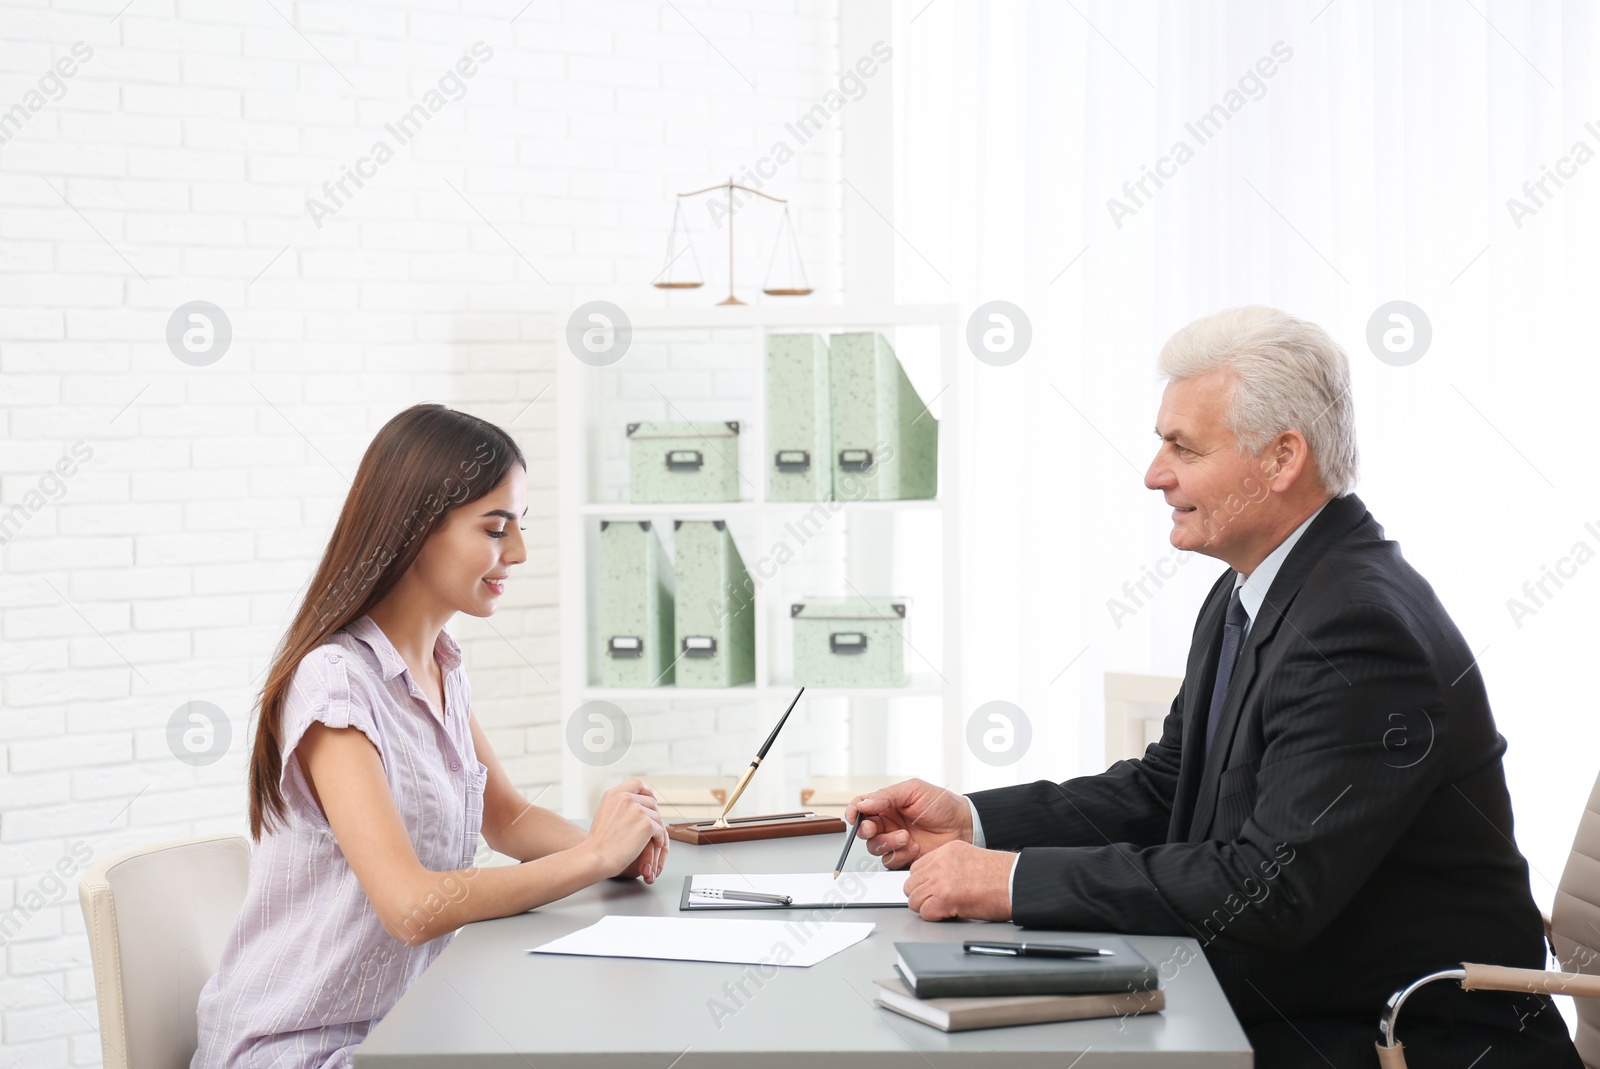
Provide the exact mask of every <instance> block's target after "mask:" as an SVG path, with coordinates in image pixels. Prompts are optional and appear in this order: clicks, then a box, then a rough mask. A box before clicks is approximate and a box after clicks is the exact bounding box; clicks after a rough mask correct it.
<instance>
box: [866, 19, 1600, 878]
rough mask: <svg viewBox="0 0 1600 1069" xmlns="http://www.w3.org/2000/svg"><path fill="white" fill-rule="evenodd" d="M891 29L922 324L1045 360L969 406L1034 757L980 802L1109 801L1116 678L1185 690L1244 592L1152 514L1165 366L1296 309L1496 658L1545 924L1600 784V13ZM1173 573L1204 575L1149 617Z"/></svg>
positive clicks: (982, 648) (1378, 504)
mask: <svg viewBox="0 0 1600 1069" xmlns="http://www.w3.org/2000/svg"><path fill="white" fill-rule="evenodd" d="M896 24H897V27H898V29H897V32H898V34H899V38H898V41H897V45H896V57H895V61H894V65H893V66H894V70H895V74H896V79H897V80H896V112H897V114H896V168H897V188H896V201H895V206H894V222H895V228H896V230H897V232H898V235H899V236H898V237H897V238H896V239H895V240H896V242H897V245H896V250H895V255H896V271H897V283H898V295H899V298H900V299H902V300H906V301H922V300H954V301H957V302H959V303H960V304H961V305H962V308H963V314H964V315H965V314H966V312H967V311H969V310H971V309H972V308H974V307H976V306H977V305H979V304H980V303H982V302H985V301H990V300H996V299H1000V300H1007V301H1010V302H1013V303H1014V304H1016V305H1018V306H1020V307H1021V308H1022V309H1023V310H1024V311H1025V313H1026V314H1027V316H1028V317H1029V320H1030V321H1031V325H1032V330H1033V339H1032V345H1031V349H1030V350H1029V352H1028V353H1027V355H1026V356H1025V357H1024V358H1023V359H1022V360H1021V361H1019V362H1017V363H1015V364H1012V365H1010V366H1003V367H997V366H990V365H987V364H984V363H981V362H980V361H978V360H977V359H971V360H965V361H963V370H962V373H961V375H960V377H959V380H958V382H957V383H956V384H955V385H954V387H953V388H952V389H951V390H950V392H949V393H948V394H947V395H946V396H945V398H944V403H945V404H947V405H952V404H953V405H957V406H959V408H960V411H961V413H962V414H963V415H964V417H965V418H966V420H967V421H968V422H967V424H966V426H967V427H968V428H969V432H968V435H967V439H966V442H967V446H966V448H965V449H964V450H963V452H964V453H965V457H964V458H963V465H964V467H963V475H964V477H965V479H966V483H965V485H966V487H967V489H968V494H967V502H968V508H967V509H966V510H965V516H966V520H965V526H964V532H965V535H964V537H965V539H966V543H965V544H966V547H967V551H968V552H967V553H966V555H965V556H966V560H965V564H966V576H967V579H966V589H965V605H964V610H965V611H964V621H963V624H964V634H965V640H966V644H965V650H966V654H965V657H964V664H965V665H966V693H965V695H964V698H965V706H966V708H967V709H969V710H970V709H974V708H976V707H977V706H978V705H979V704H981V703H983V702H986V701H991V700H996V699H1003V700H1007V701H1013V702H1015V703H1017V704H1018V705H1020V706H1021V707H1022V708H1023V709H1024V710H1025V711H1026V712H1027V714H1028V715H1029V717H1030V720H1031V722H1032V725H1033V730H1034V740H1033V744H1032V748H1031V750H1030V751H1029V752H1028V753H1027V755H1026V756H1025V757H1024V758H1023V759H1022V760H1021V761H1020V762H1019V763H1018V764H1017V765H1015V766H1012V767H1009V768H1003V769H990V768H988V767H986V766H983V765H980V764H973V763H970V762H969V765H968V768H969V773H970V775H969V782H968V783H967V784H966V786H968V787H973V786H982V785H989V784H996V783H1001V782H1011V781H1016V780H1021V779H1032V778H1036V777H1040V776H1045V777H1049V778H1052V779H1059V778H1064V777H1066V776H1069V775H1073V774H1078V773H1083V772H1093V771H1098V770H1099V769H1100V768H1102V767H1103V760H1102V758H1103V739H1102V734H1103V730H1102V722H1101V712H1102V707H1103V705H1102V687H1103V674H1104V673H1105V672H1106V671H1108V670H1109V671H1129V672H1156V673H1163V674H1171V675H1181V674H1182V671H1183V664H1184V658H1185V655H1186V652H1187V649H1188V646H1189V640H1190V635H1191V631H1192V628H1193V625H1194V614H1195V612H1196V610H1197V608H1198V605H1199V602H1200V598H1201V596H1202V595H1203V593H1204V591H1205V590H1206V588H1207V587H1208V586H1209V584H1210V583H1211V582H1212V581H1213V580H1214V579H1215V578H1216V576H1217V575H1219V574H1220V572H1221V570H1222V568H1223V567H1224V566H1223V565H1221V564H1220V563H1219V562H1217V561H1214V560H1212V559H1210V558H1204V557H1194V558H1191V559H1189V560H1187V561H1185V562H1183V563H1181V564H1179V563H1177V562H1176V560H1173V559H1171V558H1172V550H1171V549H1170V547H1169V546H1168V543H1167V531H1168V528H1169V523H1168V520H1167V518H1166V516H1167V513H1166V509H1165V507H1164V506H1163V504H1162V501H1161V498H1160V495H1159V494H1157V493H1155V492H1153V491H1150V490H1147V489H1145V488H1144V486H1143V484H1142V477H1143V473H1144V470H1145V468H1146V466H1147V464H1148V463H1149V460H1150V457H1151V455H1152V453H1153V449H1154V443H1155V438H1154V435H1153V432H1152V426H1153V423H1154V416H1155V410H1156V403H1157V399H1158V397H1159V392H1160V388H1159V385H1158V384H1157V382H1156V380H1155V377H1154V371H1153V365H1154V359H1155V354H1156V352H1157V351H1158V349H1159V348H1160V346H1161V343H1162V342H1163V341H1164V340H1165V339H1166V338H1167V337H1168V336H1169V335H1170V334H1171V333H1172V332H1173V331H1174V330H1176V329H1177V328H1178V327H1180V326H1182V325H1183V324H1185V323H1187V322H1189V321H1190V320H1192V319H1195V318H1197V317H1199V316H1202V315H1205V314H1208V313H1210V312H1213V311H1215V310H1217V309H1220V308H1225V307H1229V306H1232V305H1238V304H1245V303H1266V304H1272V305H1276V306H1278V307H1281V308H1284V309H1286V310H1288V311H1289V312H1291V313H1292V314H1295V315H1298V316H1301V317H1304V318H1308V319H1311V320H1313V321H1315V322H1318V323H1320V324H1322V325H1323V326H1324V327H1326V328H1327V329H1328V330H1329V331H1330V332H1331V333H1332V334H1333V336H1334V337H1335V338H1336V339H1337V340H1339V341H1340V342H1341V343H1342V344H1343V345H1344V347H1345V349H1346V351H1347V352H1348V354H1349V356H1350V360H1351V364H1352V367H1353V375H1354V383H1355V398H1356V410H1357V413H1358V427H1359V432H1360V446H1361V455H1362V478H1361V482H1360V485H1359V487H1358V489H1357V492H1358V493H1359V494H1360V495H1361V496H1362V497H1363V499H1364V500H1365V501H1366V502H1367V504H1368V506H1369V507H1370V508H1371V509H1372V511H1373V514H1374V515H1375V516H1376V517H1377V518H1378V520H1379V522H1381V523H1382V524H1384V526H1385V528H1386V530H1387V531H1388V534H1389V536H1390V537H1391V538H1394V539H1396V540H1398V541H1399V542H1400V544H1401V546H1402V549H1403V551H1404V552H1405V554H1406V556H1407V558H1408V559H1409V560H1410V561H1411V562H1412V563H1413V564H1414V565H1415V566H1416V567H1417V568H1418V569H1419V570H1420V571H1421V572H1422V574H1423V575H1424V576H1425V577H1426V578H1428V579H1429V580H1430V581H1431V582H1432V583H1433V585H1434V588H1435V589H1436V590H1437V592H1438V593H1439V596H1440V597H1441V599H1442V600H1443V602H1444V604H1445V606H1446V608H1447V609H1448V610H1449V611H1450V612H1451V614H1452V615H1453V617H1454V618H1455V620H1456V623H1457V624H1458V625H1459V626H1460V628H1461V630H1462V631H1463V633H1464V634H1465V635H1466V637H1467V640H1468V642H1469V643H1470V644H1471V646H1472V648H1473V649H1474V650H1477V651H1479V652H1480V655H1481V656H1480V666H1481V670H1482V672H1483V675H1484V678H1485V680H1486V683H1487V686H1488V690H1489V694H1490V698H1491V700H1492V702H1493V707H1494V711H1495V716H1496V720H1497V722H1498V724H1499V727H1500V730H1501V732H1502V733H1503V734H1504V735H1505V736H1506V737H1507V739H1508V740H1509V741H1510V750H1509V753H1508V755H1507V757H1506V767H1507V772H1508V777H1509V780H1510V785H1511V790H1512V797H1513V801H1514V803H1515V806H1516V813H1517V817H1518V826H1517V828H1516V829H1515V833H1514V834H1515V836H1516V839H1517V841H1518V843H1519V845H1520V846H1521V848H1522V850H1523V852H1524V854H1526V856H1527V857H1528V859H1529V861H1530V863H1531V865H1532V867H1533V874H1532V884H1533V891H1534V896H1535V898H1536V899H1537V900H1539V901H1540V903H1541V904H1542V905H1544V906H1546V907H1548V906H1549V904H1550V902H1551V900H1552V898H1553V895H1554V884H1555V881H1556V880H1557V879H1559V877H1560V873H1561V868H1562V866H1563V865H1564V863H1565V859H1566V854H1567V851H1568V849H1569V848H1570V846H1571V840H1572V834H1573V832H1574V830H1575V828H1576V824H1577V820H1578V815H1579V813H1580V811H1581V809H1582V807H1583V803H1584V799H1585V798H1586V797H1587V795H1588V792H1589V789H1590V786H1591V784H1592V782H1593V781H1594V778H1595V774H1596V771H1597V769H1600V746H1597V745H1596V742H1597V740H1600V720H1597V718H1596V716H1595V715H1594V710H1595V708H1596V704H1597V702H1596V699H1595V696H1594V689H1595V680H1596V673H1595V671H1594V664H1595V661H1596V654H1597V651H1596V648H1595V647H1596V641H1595V639H1596V631H1597V628H1596V621H1597V619H1600V495H1597V494H1596V493H1595V487H1596V485H1597V484H1600V478H1597V477H1596V475H1595V473H1594V470H1593V469H1594V456H1595V449H1594V446H1593V440H1594V437H1595V426H1596V422H1597V420H1596V415H1595V403H1594V398H1595V396H1596V393H1595V388H1594V387H1595V381H1596V370H1595V361H1594V348H1595V346H1594V342H1593V340H1592V339H1593V337H1594V334H1595V328H1594V324H1593V318H1594V316H1595V311H1594V310H1595V307H1596V303H1597V302H1596V300H1595V297H1596V294H1597V287H1596V281H1597V278H1596V275H1597V269H1596V261H1597V258H1600V251H1597V249H1596V247H1595V239H1596V237H1597V236H1600V230H1597V228H1596V210H1597V204H1600V158H1594V157H1596V156H1597V154H1600V94H1597V93H1596V91H1595V89H1596V87H1595V66H1596V60H1595V56H1596V43H1597V42H1596V32H1595V27H1594V15H1593V12H1592V9H1591V8H1590V7H1589V5H1586V4H1582V3H1564V4H1555V3H1531V2H1530V3H1526V4H1520V3H1506V2H1499V3H1489V2H1486V0H1439V2H1437V3H1428V2H1406V3H1365V2H1358V0H1334V2H1333V3H1331V4H1329V3H1326V0H1310V2H1308V3H1304V4H1298V3H1265V2H1259V3H1226V4H1224V3H1213V4H1192V3H1176V2H1174V3H1167V4H1152V3H1129V2H1126V0H1116V2H1094V0H1073V2H1072V3H1067V2H1065V0H1037V2H1034V3H984V4H975V3H963V2H958V0H933V2H932V3H928V2H927V0H905V2H904V3H903V4H901V5H900V6H898V7H897V8H896ZM1258 64H1259V66H1258ZM1268 70H1270V72H1271V73H1270V76H1267V75H1265V74H1264V73H1263V72H1264V71H1268ZM1230 94H1232V95H1230ZM1218 107H1220V111H1216V110H1213V109H1216V108H1218ZM1207 115H1210V120H1209V123H1208V124H1207V125H1205V126H1201V124H1200V120H1201V118H1202V117H1203V116H1207ZM1589 122H1594V124H1595V125H1594V127H1593V128H1586V127H1585V124H1586V123H1589ZM1191 127H1192V128H1191ZM1180 142H1182V143H1183V144H1185V145H1186V146H1187V147H1188V149H1189V150H1190V153H1189V154H1188V155H1185V154H1184V153H1182V152H1178V151H1175V146H1176V145H1177V144H1178V143H1180ZM1179 156H1184V158H1183V159H1182V160H1181V161H1180V160H1179V159H1178V157H1179ZM1164 158H1166V159H1164ZM1146 168H1148V169H1149V170H1150V171H1152V172H1155V173H1156V174H1157V177H1161V176H1162V175H1163V174H1164V175H1166V176H1167V177H1162V179H1161V184H1160V186H1159V187H1157V185H1156V183H1155V181H1154V179H1152V178H1149V177H1145V176H1146ZM1547 168H1548V170H1547ZM1552 173H1553V174H1554V177H1551V174H1552ZM1141 177H1144V178H1145V181H1144V189H1143V190H1142V191H1141V190H1140V189H1139V188H1138V184H1139V181H1140V179H1141ZM1556 178H1559V179H1560V185H1557V183H1556ZM1541 180H1542V187H1541V185H1540V183H1541ZM1124 183H1129V184H1131V185H1132V187H1133V188H1132V190H1131V192H1130V191H1129V190H1127V189H1125V188H1124ZM1524 183H1530V189H1525V188H1524ZM1135 195H1137V199H1136V197H1135ZM1112 198H1116V199H1117V200H1118V201H1119V202H1120V205H1121V206H1120V207H1119V208H1118V209H1117V210H1116V211H1115V212H1113V211H1112V210H1111V209H1110V208H1108V201H1110V200H1111V199H1112ZM1512 198H1516V200H1517V201H1519V202H1520V203H1521V206H1520V207H1518V206H1517V205H1508V201H1510V200H1511V199H1512ZM1513 209H1515V210H1513ZM1397 299H1400V300H1406V301H1410V302H1413V303H1414V304H1415V305H1417V306H1418V307H1419V308H1421V309H1422V311H1423V312H1424V313H1425V314H1426V316H1427V317H1428V319H1429V321H1430V323H1431V328H1432V341H1431V345H1430V347H1429V349H1428V350H1427V351H1426V352H1425V353H1424V354H1423V356H1422V357H1421V358H1420V359H1417V360H1416V361H1415V362H1414V363H1411V364H1409V365H1405V366H1398V365H1396V364H1392V363H1387V362H1384V361H1382V360H1380V359H1379V358H1378V357H1377V356H1376V355H1375V354H1374V352H1373V351H1372V350H1371V349H1370V348H1369V347H1368V343H1367V328H1368V320H1369V318H1370V317H1371V316H1372V314H1373V312H1374V311H1375V310H1376V309H1377V308H1378V307H1379V306H1380V305H1382V304H1384V303H1385V302H1388V301H1391V300H1397ZM1588 524H1593V527H1592V528H1590V527H1588V526H1586V525H1588ZM1580 546H1581V547H1584V548H1580ZM1586 554H1587V555H1586ZM1591 558H1592V559H1591ZM1158 565H1159V566H1160V568H1159V569H1158V567H1157V566H1158ZM1547 568H1548V570H1549V572H1550V573H1551V574H1553V576H1554V578H1550V577H1549V576H1547V572H1546V569H1547ZM1146 569H1151V570H1165V571H1168V572H1175V573H1176V574H1175V577H1174V578H1172V579H1171V580H1164V581H1163V585H1161V586H1160V587H1159V588H1157V587H1156V585H1155V584H1154V583H1153V582H1152V581H1151V580H1149V579H1148V578H1145V581H1144V592H1145V593H1146V594H1148V595H1149V596H1148V597H1145V596H1141V597H1140V598H1139V599H1138V602H1137V603H1135V602H1133V601H1132V600H1130V598H1129V597H1128V594H1127V592H1126V591H1125V589H1124V584H1125V583H1130V584H1134V589H1135V591H1136V592H1137V584H1138V582H1139V581H1140V579H1141V578H1142V577H1144V576H1145V572H1146ZM1541 580H1543V592H1542V593H1541V590H1540V585H1539V584H1540V582H1541ZM1556 580H1559V582H1560V584H1561V585H1559V586H1558V585H1557V584H1556ZM1524 584H1529V587H1528V588H1527V589H1525V587H1524ZM1530 590H1531V591H1532V594H1530ZM1535 595H1536V596H1537V603H1535V601H1534V600H1533V598H1534V596H1535ZM1113 598H1116V599H1119V600H1120V601H1121V602H1122V605H1123V608H1124V609H1126V608H1130V607H1131V608H1134V609H1135V610H1136V611H1134V612H1132V613H1131V614H1129V613H1126V612H1119V613H1118V615H1117V617H1116V618H1113V613H1112V612H1111V611H1110V610H1109V609H1108V602H1109V601H1110V600H1111V599H1113ZM1513 599H1515V600H1516V601H1517V602H1520V603H1521V604H1522V605H1523V606H1524V607H1525V608H1527V609H1531V610H1532V611H1531V612H1523V611H1520V610H1517V607H1516V605H1514V604H1512V601H1513ZM1503 830H1506V831H1510V829H1503Z"/></svg>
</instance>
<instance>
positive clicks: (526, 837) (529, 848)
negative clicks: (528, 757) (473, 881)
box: [484, 803, 585, 861]
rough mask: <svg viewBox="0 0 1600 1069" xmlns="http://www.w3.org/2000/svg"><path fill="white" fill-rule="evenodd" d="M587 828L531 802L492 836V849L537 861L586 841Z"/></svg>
mask: <svg viewBox="0 0 1600 1069" xmlns="http://www.w3.org/2000/svg"><path fill="white" fill-rule="evenodd" d="M584 836H585V832H584V830H583V829H582V828H580V827H578V825H576V824H574V823H573V822H572V821H570V820H568V819H567V818H565V817H563V816H561V815H560V814H559V813H554V812H551V811H550V810H548V809H542V808H540V807H539V806H536V805H533V804H532V803H529V804H528V805H527V807H526V808H524V809H523V810H522V811H521V812H520V813H519V814H517V815H516V816H514V817H513V818H512V819H511V820H510V821H508V822H507V824H506V826H505V827H504V828H501V829H500V830H499V831H498V832H497V833H496V834H495V835H494V837H493V838H492V839H491V838H490V837H489V836H488V835H485V836H484V839H485V841H487V842H488V843H489V846H490V848H491V849H494V850H497V851H499V852H500V853H502V854H505V855H506V856H508V857H514V858H516V859H517V860H518V861H533V860H534V859H536V858H542V857H545V856H547V855H549V854H554V853H557V852H559V851H562V850H570V849H572V848H573V847H574V846H577V845H578V844H579V843H581V842H583V840H584Z"/></svg>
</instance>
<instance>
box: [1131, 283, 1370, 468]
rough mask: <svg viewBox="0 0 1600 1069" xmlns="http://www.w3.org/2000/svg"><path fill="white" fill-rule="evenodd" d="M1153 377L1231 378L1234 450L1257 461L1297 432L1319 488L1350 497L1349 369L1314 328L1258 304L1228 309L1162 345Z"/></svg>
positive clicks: (1353, 464)
mask: <svg viewBox="0 0 1600 1069" xmlns="http://www.w3.org/2000/svg"><path fill="white" fill-rule="evenodd" d="M1156 369H1157V371H1158V372H1159V373H1160V375H1161V377H1162V378H1165V379H1171V380H1173V381H1181V380H1183V379H1192V378H1195V377H1196V376H1198V375H1204V374H1206V373H1207V372H1209V371H1216V370H1220V369H1226V370H1228V371H1232V372H1233V373H1234V374H1235V375H1237V376H1238V382H1237V385H1235V387H1234V390H1233V397H1232V399H1231V401H1230V403H1229V406H1228V416H1227V421H1228V428H1229V429H1230V430H1232V431H1233V433H1234V436H1235V437H1237V438H1238V439H1239V448H1240V449H1241V450H1243V451H1245V452H1248V453H1252V454H1253V453H1259V452H1260V451H1261V450H1262V449H1264V448H1266V446H1267V444H1268V443H1269V442H1271V441H1272V439H1274V438H1276V437H1277V436H1278V435H1279V434H1281V433H1283V432H1284V431H1286V430H1291V429H1293V430H1297V431H1299V432H1300V433H1301V434H1302V435H1304V436H1305V439H1306V444H1307V446H1308V447H1309V449H1310V452H1311V457H1312V459H1313V461H1314V462H1315V463H1316V470H1317V475H1318V477H1319V478H1320V480H1321V482H1322V485H1323V487H1324V488H1326V489H1327V490H1328V492H1330V493H1331V494H1333V496H1334V497H1343V496H1344V495H1345V494H1348V493H1350V491H1351V490H1353V489H1355V485H1356V468H1357V464H1358V461H1359V454H1358V453H1357V450H1356V417H1355V405H1354V404H1353V403H1352V401H1351V397H1350V361H1349V359H1348V358H1347V357H1346V356H1345V354H1344V350H1343V349H1341V348H1340V347H1339V345H1338V343H1337V342H1335V341H1334V340H1333V339H1332V338H1330V337H1329V336H1328V333H1327V331H1325V330H1323V329H1322V328H1321V327H1319V326H1317V325H1316V324H1315V323H1307V322H1305V321H1304V320H1300V319H1296V318H1294V317H1293V316H1291V315H1288V314H1287V313H1284V312H1280V311H1279V310H1278V309H1276V308H1267V307H1265V306H1264V305H1259V304H1252V305H1245V306H1244V307H1241V308H1229V309H1226V310H1224V311H1221V312H1218V313H1217V314H1216V315H1212V316H1207V317H1205V318H1204V319H1197V320H1195V321H1194V322H1193V323H1190V324H1189V325H1188V326H1186V327H1184V328H1183V329H1182V330H1180V331H1178V332H1177V333H1176V334H1174V335H1173V336H1172V337H1171V338H1169V339H1167V344H1166V345H1164V346H1162V347H1161V356H1160V358H1159V359H1158V360H1157V361H1156Z"/></svg>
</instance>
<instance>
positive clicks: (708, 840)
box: [667, 812, 849, 846]
mask: <svg viewBox="0 0 1600 1069" xmlns="http://www.w3.org/2000/svg"><path fill="white" fill-rule="evenodd" d="M715 823H716V821H714V820H685V821H680V822H678V823H677V824H668V825H667V838H669V839H676V840H677V841H678V842H680V843H691V844H693V845H695V846H710V845H712V844H715V843H743V842H749V841H750V840H753V839H785V838H788V837H790V836H793V835H839V834H842V833H844V832H845V831H847V830H849V829H848V827H847V826H846V825H845V822H844V821H842V820H840V819H839V818H838V817H819V816H817V815H816V814H815V813H812V812H805V813H770V814H768V815H766V816H761V817H729V818H728V826H727V827H726V828H717V827H713V826H712V825H714V824H715Z"/></svg>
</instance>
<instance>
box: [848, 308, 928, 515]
mask: <svg viewBox="0 0 1600 1069" xmlns="http://www.w3.org/2000/svg"><path fill="white" fill-rule="evenodd" d="M828 396H829V401H830V408H831V410H832V414H833V421H832V422H833V442H832V445H831V449H832V453H833V496H834V497H835V498H836V499H838V500H840V501H897V500H910V499H913V498H930V497H933V496H934V495H936V494H937V493H938V491H939V423H938V421H937V420H935V419H934V418H933V414H932V413H930V412H929V411H928V409H927V406H926V405H924V404H923V403H922V398H920V397H919V396H917V391H916V389H915V388H914V387H913V386H912V385H911V380H910V379H908V378H906V373H905V371H904V370H903V369H902V368H901V367H900V361H899V359H898V358H897V357H896V356H895V355H894V350H893V349H891V348H889V343H888V341H886V340H885V339H884V337H883V335H881V334H875V333H860V334H835V335H834V336H833V339H832V341H831V342H830V344H829V360H828Z"/></svg>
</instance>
